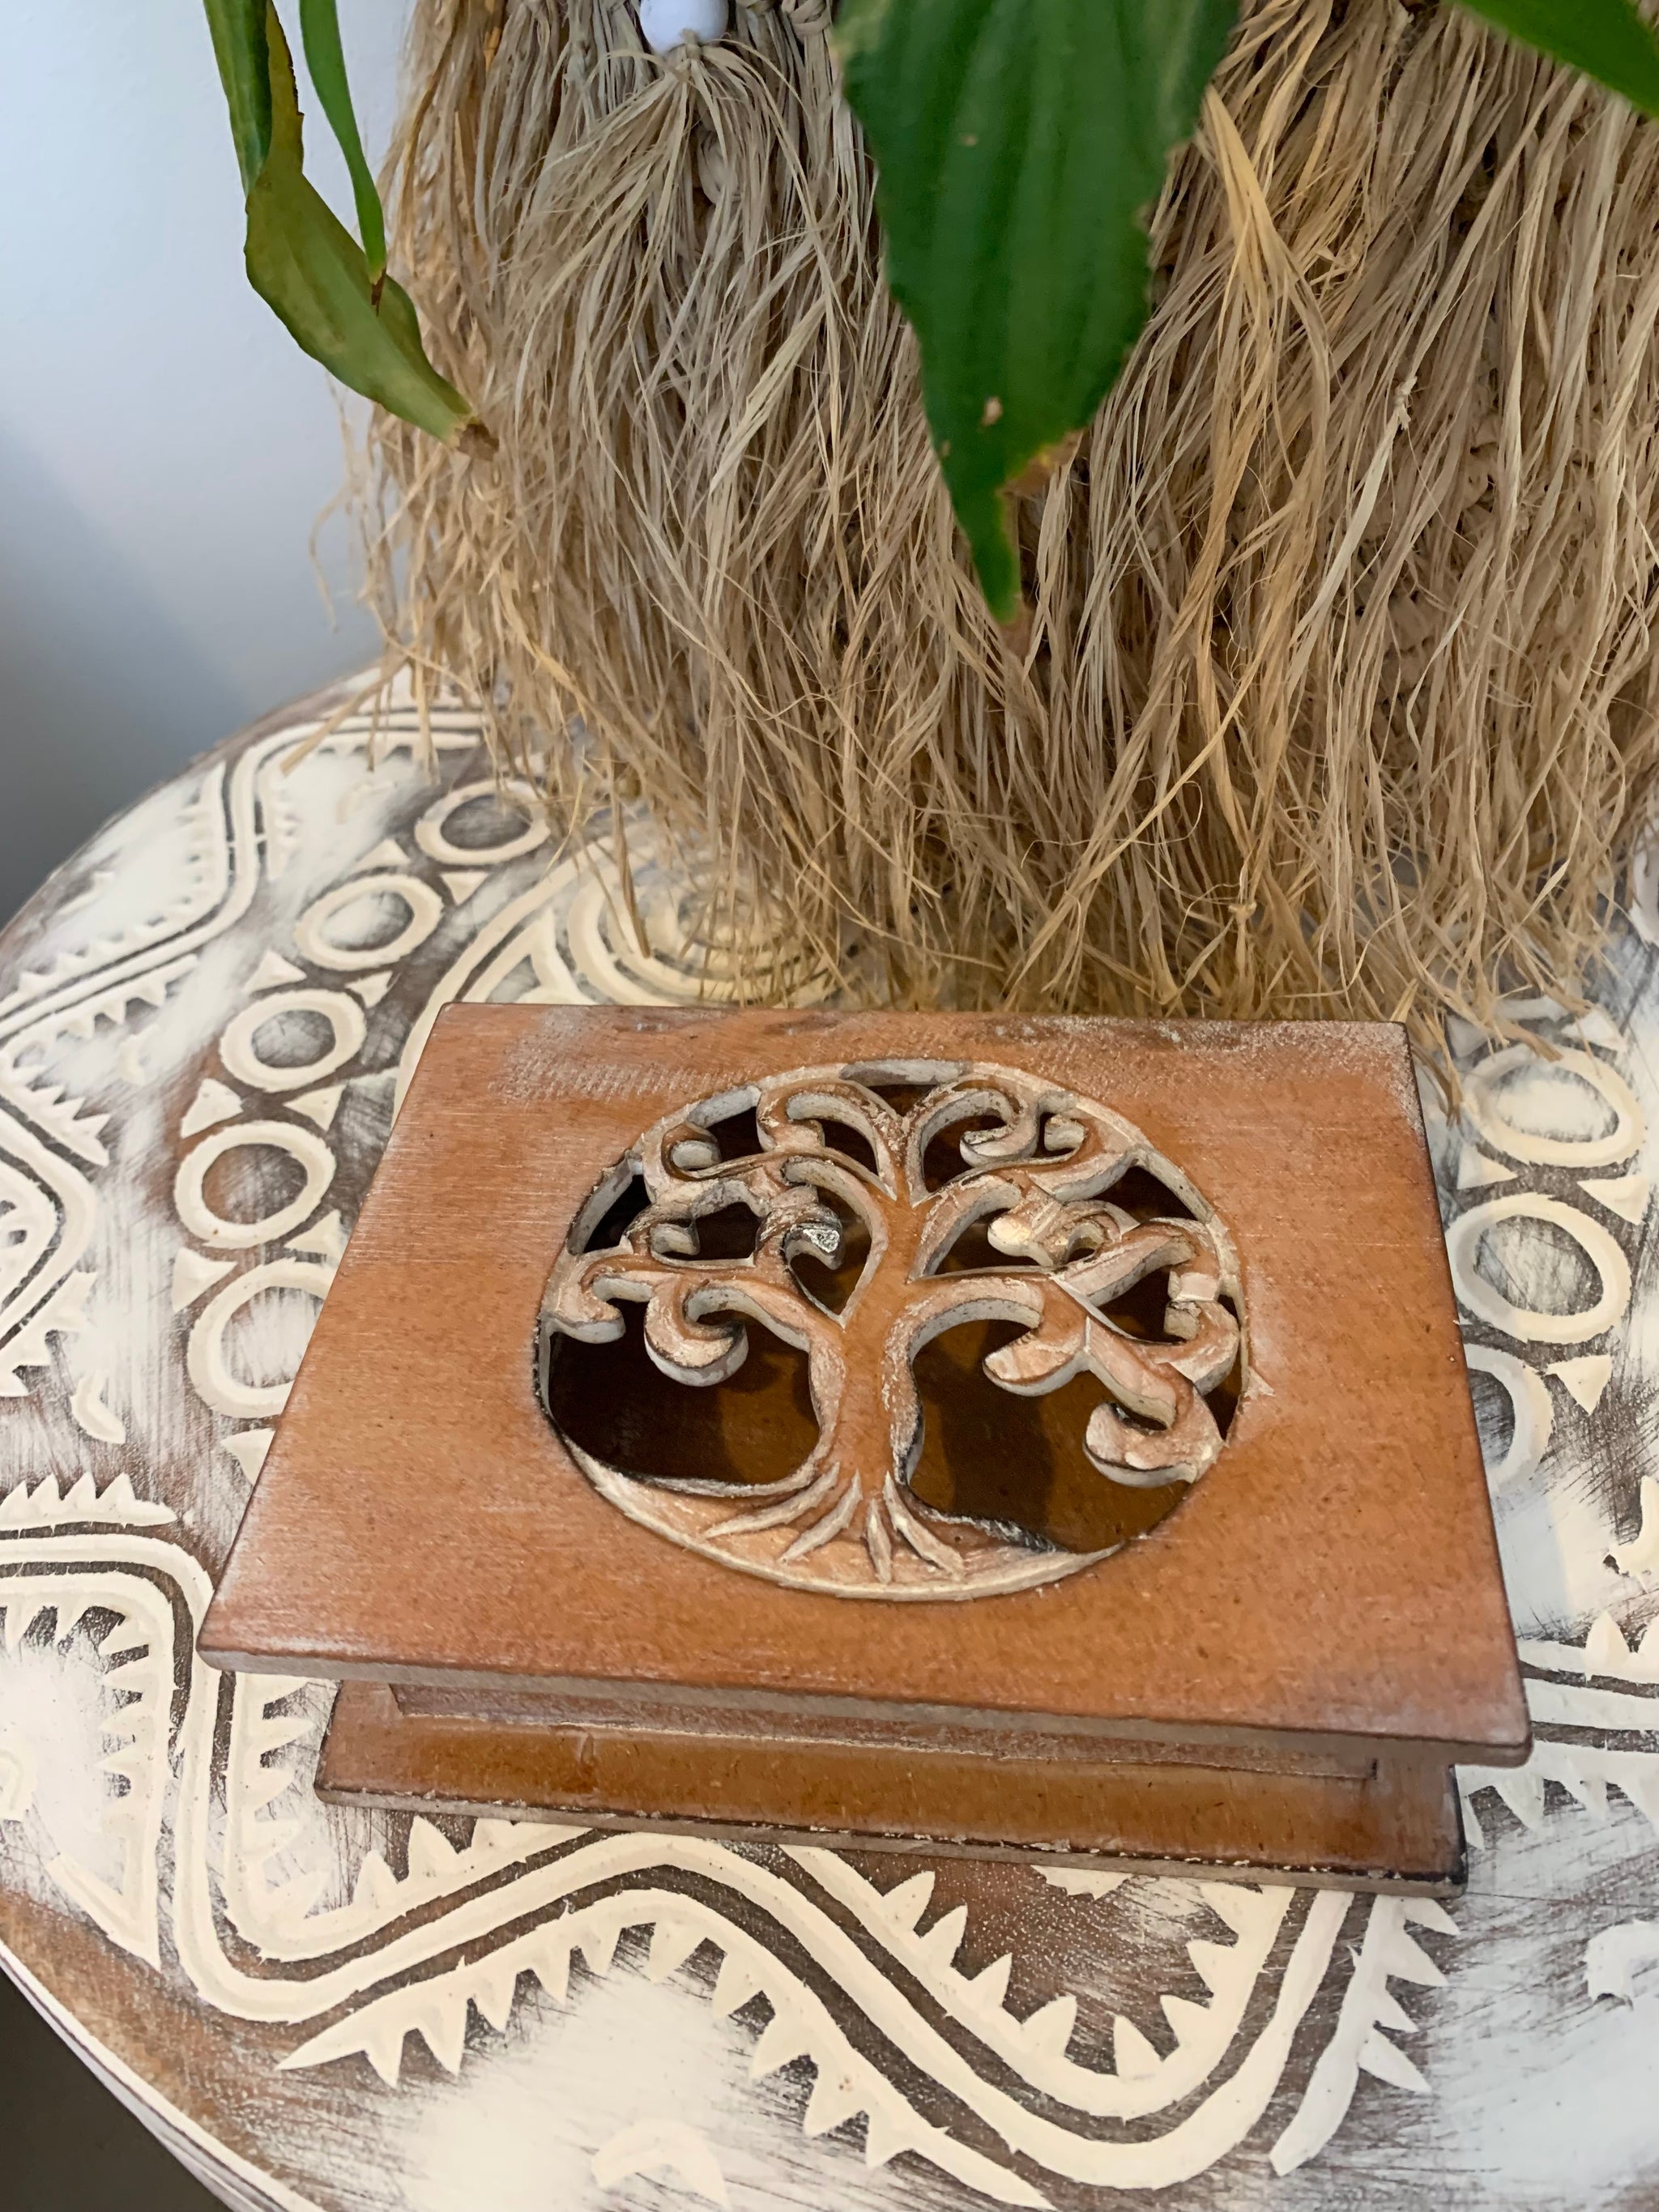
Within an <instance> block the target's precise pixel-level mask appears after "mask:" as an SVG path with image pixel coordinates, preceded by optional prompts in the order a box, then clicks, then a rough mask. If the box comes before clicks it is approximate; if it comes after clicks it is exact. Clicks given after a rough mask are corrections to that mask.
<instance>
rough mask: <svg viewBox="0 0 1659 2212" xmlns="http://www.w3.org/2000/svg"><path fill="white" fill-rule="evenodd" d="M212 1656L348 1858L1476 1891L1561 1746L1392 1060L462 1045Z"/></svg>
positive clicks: (1329, 1036)
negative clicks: (696, 1842) (497, 1854)
mask: <svg viewBox="0 0 1659 2212" xmlns="http://www.w3.org/2000/svg"><path fill="white" fill-rule="evenodd" d="M202 1649H203V1650H204V1654H205V1655H206V1656H208V1657H209V1658H210V1659H211V1660H214V1661H216V1662H218V1663H221V1664H234V1665H235V1666H237V1667H240V1668H255V1669H266V1670H270V1671H276V1672H281V1673H284V1674H296V1673H297V1674H323V1675H333V1676H338V1677H339V1678H341V1680H343V1684H344V1688H343V1692H342V1695H341V1697H340V1699H339V1701H338V1704H337V1709H336V1714H335V1720H334V1724H333V1729H332V1731H331V1737H330V1741H329V1745H328V1748H327V1752H326V1754H325V1763H324V1767H323V1770H322V1773H321V1775H320V1777H319V1787H320V1788H321V1789H322V1790H323V1791H324V1793H325V1795H328V1796H335V1797H339V1798H343V1799H348V1800H360V1801H366V1802H377V1803H391V1804H397V1805H404V1806H419V1807H421V1808H424V1809H428V1810H430V1809H440V1810H441V1809H445V1808H455V1809H460V1808H470V1809H473V1810H486V1809H487V1810H490V1811H498V1810H501V1809H502V1808H507V1809H512V1810H519V1811H523V1810H530V1811H545V1812H547V1813H548V1814H561V1815H566V1816H569V1817H573V1818H576V1819H579V1820H582V1821H584V1822H587V1823H591V1824H595V1825H597V1824H602V1823H606V1822H613V1823H617V1824H626V1825H631V1826H640V1825H644V1826H684V1827H689V1828H695V1829H700V1830H703V1831H707V1832H714V1833H719V1834H731V1833H749V1832H761V1833H764V1834H768V1835H772V1836H776V1837H781V1838H791V1839H799V1838H812V1839H815V1840H819V1841H821V1840H823V1838H825V1836H826V1835H830V1836H835V1835H847V1836H855V1837H857V1838H859V1839H860V1841H861V1842H863V1843H865V1844H886V1845H890V1846H892V1847H894V1848H898V1849H910V1850H929V1851H940V1850H944V1851H949V1850H996V1851H1002V1850H1016V1851H1022V1852H1030V1853H1039V1852H1040V1853H1045V1854H1046V1853H1067V1854H1073V1855H1077V1856H1081V1857H1085V1858H1095V1857H1100V1858H1107V1859H1109V1860H1110V1861H1111V1862H1112V1863H1114V1864H1115V1865H1139V1866H1146V1865H1157V1866H1170V1865H1176V1864H1181V1865H1189V1864H1194V1863H1198V1864H1202V1865H1205V1866H1207V1867H1213V1868H1218V1869H1224V1870H1231V1871H1234V1872H1237V1873H1239V1874H1247V1873H1252V1872H1260V1871H1261V1870H1263V1869H1268V1870H1271V1871H1273V1873H1275V1874H1277V1875H1281V1876H1284V1877H1285V1878H1287V1879H1291V1880H1307V1881H1339V1882H1340V1883H1343V1884H1345V1885H1349V1886H1357V1885H1360V1884H1366V1883H1374V1884H1388V1885H1391V1886H1400V1887H1416V1888H1424V1889H1436V1888H1444V1887H1448V1886H1449V1885H1451V1884H1453V1883H1455V1881H1456V1880H1457V1879H1458V1877H1459V1873H1460V1869H1461V1861H1462V1842H1461V1836H1460V1832H1459V1826H1458V1820H1457V1814H1456V1809H1455V1796H1454V1794H1453V1791H1452V1788H1451V1783H1450V1777H1449V1768H1450V1766H1451V1764H1452V1762H1453V1761H1454V1760H1457V1759H1468V1760H1472V1761H1476V1762H1479V1763H1480V1764H1481V1765H1488V1766H1490V1765H1504V1764H1508V1763H1516V1762H1519V1761H1520V1760H1521V1759H1523V1758H1524V1757H1525V1756H1526V1753H1527V1750H1528V1727H1527V1719H1526V1711H1525V1707H1524V1705H1523V1702H1522V1693H1521V1686H1520V1681H1519V1674H1518V1668H1517V1665H1516V1653H1515V1646H1514V1642H1513V1638H1512V1636H1511V1633H1510V1624H1509V1618H1508V1613H1507V1610H1506V1607H1505V1605H1504V1592H1503V1588H1502V1584H1501V1582H1500V1579H1499V1574H1498V1559H1497V1552H1496V1547H1495V1543H1494V1540H1493V1534H1492V1520H1491V1515H1490V1511H1489V1509H1488V1505H1487V1499H1486V1483H1485V1477H1484V1473H1483V1469H1482V1465H1481V1459H1480V1449H1479V1446H1478V1443H1477V1439H1476V1436H1475V1431H1474V1420H1473V1417H1472V1413H1471V1410H1470V1404H1469V1398H1468V1389H1467V1386H1466V1383H1465V1379H1464V1366H1463V1358H1462V1346H1461V1343H1460V1340H1459V1335H1458V1330H1457V1325H1456V1317H1455V1310H1454V1307H1453V1303H1452V1295H1451V1290H1450V1285H1449V1279H1448V1274H1447V1270H1446V1264H1445V1259H1444V1254H1443V1245H1442V1242H1441V1237H1440V1230H1439V1222H1438V1217H1437V1211H1436V1206H1435V1202H1434V1192H1433V1186H1432V1182H1431V1175H1430V1170H1429V1165H1428V1161H1427V1157H1426V1153H1425V1146H1424V1139H1423V1133H1422V1127H1421V1122H1420V1118H1419V1109H1418V1103H1417V1097H1416V1092H1415V1088H1414V1085H1413V1075H1412V1070H1411V1066H1410V1064H1409V1060H1408V1057H1407V1051H1406V1048H1405V1043H1404V1040H1403V1036H1402V1035H1401V1032H1400V1031H1399V1030H1396V1029H1395V1028H1392V1027H1389V1026H1385V1025H1376V1026H1359V1025H1352V1026H1340V1025H1335V1024H1273V1025H1256V1024H1252V1025H1248V1026H1247V1025H1239V1026H1234V1025H1231V1024H1136V1023H1118V1022H1106V1021H1087V1020H1075V1019H1061V1018H1052V1019H1049V1018H1019V1017H1012V1016H990V1015H919V1014H896V1013H890V1014H839V1013H833V1014H831V1013H800V1012H741V1013H729V1014H720V1013H713V1012H710V1013H702V1012H659V1011H657V1010H655V1009H642V1008H628V1007H614V1008H613V1007H593V1008H580V1009H575V1008H563V1007H560V1008H546V1007H534V1008H532V1007H526V1006H514V1007H495V1006H483V1007H465V1008H455V1009H451V1010H450V1011H448V1012H446V1013H445V1014H444V1015H443V1017H442V1018H441V1020H440V1021H439V1023H438V1024H437V1026H436V1028H435V1031H434V1034H433V1036H432V1039H431V1042H429V1044H428V1048H427V1050H426V1053H425V1056H424V1058H423V1059H422V1062H421V1066H420V1068H419V1071H418V1073H417V1075H416V1079H415V1082H414V1084H413V1085H412V1086H411V1088H410V1093H409V1097H408V1099H407V1101H406V1103H405V1105H404V1111H403V1114H402V1116H401V1118H400V1120H399V1121H398V1127H397V1129H396V1131H395V1133H394V1134H393V1137H392V1142H391V1145H390V1146H389V1147H388V1149H387V1152H386V1157H385V1159H384V1162H383V1164H382V1165H381V1168H380V1172H379V1175H378V1176H377V1177H376V1180H375V1182H374V1187H373V1189H372V1191H371V1193H370V1195H369V1198H368V1202H367V1204H366V1205H365V1207H364V1209H363V1212H362V1218H361V1219H360V1220H359V1222H358V1224H357V1226H356V1231H355V1233H354V1235H353V1237H352V1238H351V1242H350V1244H349V1248H348V1250H347V1252H346V1255H345V1257H344V1259H343V1262H342V1265H341V1267H340V1271H339V1274H338V1277H337V1280H336V1282H335V1285H334V1287H333V1289H332V1291H331V1293H330V1296H329V1297H328V1300H327V1303H326V1304H325V1309H324V1311H323V1314H322V1316H321V1318H320V1320H319V1324H318V1328H317V1330H316V1334H315V1335H314V1337H313V1340H312V1343H311V1346H310V1348H309V1350H308V1352H307V1357H306V1359H305V1362H304V1364H303V1365H302V1367H301V1372H300V1374H299V1376H298V1378H297V1380H296V1382H295V1387H294V1390H293V1394H292V1397H291V1399H290V1401H289V1407H288V1410H287V1412H286V1413H285V1415H284V1417H283V1422H282V1424H281V1427H280V1430H279V1432H278V1435H277V1437H276V1442H275V1443H274V1445H273V1447H272V1449H271V1451H270V1457H269V1459H268V1461H267V1462H266V1466H265V1468H264V1474H263V1476H262V1479H261V1480H260V1482H259V1486H258V1491H257V1492H256V1494H255V1496H254V1498H253V1500H252V1504H250V1506H249V1509H248V1512H247V1516H246V1520H245V1522H244V1523H243V1527H242V1529H241V1532H240V1535H239V1537H238V1539H237V1541H236V1545H235V1547H234V1552H233V1553H232V1556H231V1559H230V1561H229V1564H228V1568H227V1571H226V1572H225V1575H224V1577H223V1579H222V1583H221V1586H220V1589H219V1593H218V1595H217V1597H216V1600H215V1602H214V1604H213V1607H212V1608H211V1610H210V1613H209V1615H208V1618H207V1621H206V1625H205V1627H204V1632H203V1636H202Z"/></svg>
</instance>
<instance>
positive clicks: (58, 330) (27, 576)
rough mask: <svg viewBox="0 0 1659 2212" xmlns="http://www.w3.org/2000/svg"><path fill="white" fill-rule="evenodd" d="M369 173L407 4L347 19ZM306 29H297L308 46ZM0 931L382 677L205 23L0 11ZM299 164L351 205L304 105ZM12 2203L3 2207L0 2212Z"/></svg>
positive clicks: (307, 382) (355, 11)
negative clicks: (258, 737)
mask: <svg viewBox="0 0 1659 2212" xmlns="http://www.w3.org/2000/svg"><path fill="white" fill-rule="evenodd" d="M340 14H341V20H342V29H343V35H344V39H345V42H346V46H347V49H348V53H349V59H350V63H351V67H352V72H353V76H354V79H355V81H356V89H357V93H358V100H359V110H360V113H361V116H362V123H363V129H364V133H365V137H366V141H367V143H368V147H369V149H370V155H371V159H373V158H375V157H376V156H377V155H379V153H380V149H382V148H383V147H384V146H385V144H386V141H387V138H388V137H389V135H390V131H391V127H392V108H393V102H394V91H395V82H396V74H397V55H398V47H399V45H400V42H401V40H402V36H403V29H404V17H405V15H406V5H405V0H342V5H341V9H340ZM289 21H290V27H292V26H293V22H294V21H295V18H294V15H293V11H292V9H291V8H290V10H289ZM0 86H3V87H4V88H5V91H6V94H7V112H6V121H5V125H4V127H3V128H0V215H3V216H5V217H6V218H7V220H5V221H4V222H0V299H3V300H4V301H5V311H4V312H5V323H6V337H7V343H6V344H5V346H4V347H3V348H0V921H3V920H4V919H5V918H6V917H7V916H8V915H9V914H10V913H11V911H12V910H13V909H14V908H15V907H16V906H17V904H18V903H19V902H21V900H22V899H23V898H25V897H26V896H27V895H28V893H29V892H30V891H31V890H33V888H34V887H35V885H36V884H39V883H40V881H41V879H42V878H44V877H45V876H46V875H47V874H48V873H49V872H50V871H51V870H52V868H53V867H54V866H56V865H57V863H58V861H59V860H64V859H65V858H67V857H68V855H69V854H70V852H71V851H72V850H73V848H75V847H76V845H77V844H79V843H80V842H82V839H84V838H85V837H86V836H88V833H89V832H90V831H92V830H93V829H95V828H96V827H97V825H98V824H99V823H100V821H102V820H103V819H104V818H105V817H106V816H107V815H108V814H109V813H111V812H112V811H114V810H116V809H118V808H119V807H121V806H123V805H125V804H127V803H128V802H129V801H130V800H131V799H132V798H134V797H135V796H136V795H137V793H138V792H140V791H142V790H143V789H144V788H145V787H147V786H149V785H150V784H153V783H155V781H157V780H158V779H159V778H161V777H163V776H166V775H170V774H172V773H174V772H176V770H177V769H179V768H180V767H182V765H183V764H184V763H185V761H186V760H187V759H188V758H189V757H191V754H192V753H195V752H197V751H199V750H201V749H202V748H203V747H204V745H208V744H212V743H214V742H215V741H216V739H217V738H222V737H225V736H228V734H229V733H230V732H232V731H233V730H234V729H236V728H238V727H239V726H241V725H242V724H244V723H246V722H248V721H250V720H253V719H254V718H255V717H256V716H258V715H259V714H264V713H266V712H268V711H269V710H270V708H275V707H279V706H281V705H283V703H284V702H286V701H288V700H289V699H291V698H294V697H296V696H298V695H300V694H301V693H302V692H305V691H308V690H312V689H313V687H314V686H316V685H317V684H323V683H326V682H327V681H329V680H330V679H331V678H334V677H337V676H342V675H344V674H346V673H348V672H349V671H350V670H352V669H353V668H356V667H361V666H362V665H364V664H365V663H366V662H368V661H369V660H371V659H373V658H374V647H375V635H374V626H373V624H372V623H370V621H369V619H368V617H367V615H366V614H364V613H363V612H362V611H361V610H360V609H358V608H357V607H356V605H354V604H353V601H352V596H351V595H352V593H353V592H354V591H355V589H356V580H357V575H358V562H357V561H356V557H355V549H354V546H353V543H352V532H351V531H350V530H349V527H347V526H344V525H343V524H341V523H333V524H331V526H330V527H329V529H328V530H327V532H325V537H324V540H323V543H322V545H321V548H320V549H319V550H320V551H321V554H322V557H323V558H324V561H325V568H326V570H327V573H328V575H329V580H330V585H331V589H332V590H333V591H334V592H335V594H336V603H337V627H336V628H334V629H331V627H330V623H329V618H328V617H327V615H326V613H325V611H324V608H323V605H322V604H321V602H320V600H319V593H318V588H317V583H316V580H315V577H314V575H313V573H312V569H311V566H310V561H309V558H308V554H307V540H308V538H310V535H311V532H312V528H313V524H314V523H315V521H316V519H317V516H318V513H319V510H320V509H321V508H322V507H323V506H324V504H325V501H328V500H329V499H330V498H331V495H333V494H334V493H335V492H336V491H337V489H338V486H339V483H340V479H341V474H342V466H341V446H340V429H339V422H338V418H337V410H336V407H335V405H334V403H333V401H332V400H331V397H330V392H329V386H328V381H327V379H326V378H325V375H324V374H323V372H322V370H321V369H320V368H318V367H317V366H316V365H315V363H314V362H310V361H307V360H306V359H305V358H304V356H302V355H301V353H300V352H299V351H298V349H296V348H295V345H294V343H293V342H292V341H291V340H290V339H289V337H288V336H287V334H286V333H285V332H284V331H283V329H282V327H281V325H279V324H278V322H277V321H276V318H275V317H274V316H273V315H272V314H271V313H270V309H269V308H268V307H265V306H264V303H263V301H259V300H258V299H256V298H255V297H254V295H253V294H252V291H251V289H249V287H248V284H247V281H246V276H245V275H244V273H243V267H242V244H243V231H244V217H243V210H242V201H241V194H240V190H239V189H238V185H237V176H236V160H235V152H234V147H233V145H232V143H231V137H230V131H229V128H228V123H227V120H226V116H225V106H224V99H223V95H222V92H221V90H220V87H219V83H218V78H217V73H216V69H215V66H214V60H213V47H212V42H211V40H210V38H209V36H208V30H207V24H206V21H205V20H204V17H203V15H202V11H201V9H200V8H199V7H195V8H191V7H172V6H170V7H141V8H132V7H125V8H122V7H110V6H90V7H65V6H44V7H43V6H40V4H38V0H37V4H35V5H33V6H29V5H27V4H21V5H15V6H0ZM304 105H305V106H307V108H308V109H309V110H310V112H311V114H312V117H313V126H312V128H311V130H310V132H309V134H308V150H309V151H310V153H311V155H313V160H314V164H315V167H316V172H317V182H318V184H319V188H320V189H321V190H323V191H325V194H326V195H327V196H328V197H330V198H331V201H332V203H333V204H334V205H335V206H336V207H337V208H344V209H346V210H349V208H350V204H351V198H350V190H349V183H348V181H347V179H346V177H345V174H344V171H343V167H342V165H341V164H340V162H339V160H338V157H337V153H336V151H335V149H334V148H333V145H332V143H331V134H330V133H329V131H327V129H326V127H319V118H320V111H319V107H318V105H317V102H316V100H315V99H314V96H313V95H312V94H309V93H308V92H307V94H306V95H305V99H304ZM0 2195H3V2191H0Z"/></svg>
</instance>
